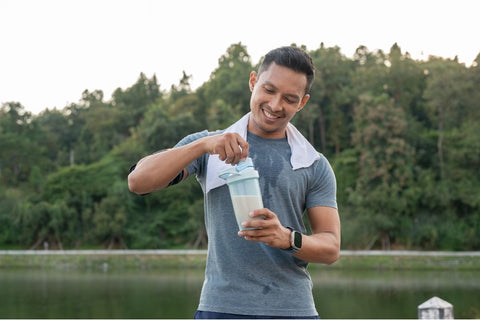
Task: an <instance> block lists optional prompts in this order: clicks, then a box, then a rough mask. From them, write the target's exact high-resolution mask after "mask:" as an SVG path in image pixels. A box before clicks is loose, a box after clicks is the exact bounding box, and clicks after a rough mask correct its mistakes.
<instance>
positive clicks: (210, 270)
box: [128, 47, 340, 319]
mask: <svg viewBox="0 0 480 320" xmlns="http://www.w3.org/2000/svg"><path fill="white" fill-rule="evenodd" d="M313 78H314V68H313V63H312V60H311V58H310V56H309V55H308V54H307V53H306V52H304V51H303V50H301V49H299V48H296V47H282V48H278V49H275V50H272V51H271V52H269V53H268V54H267V55H266V56H265V58H264V60H263V62H262V64H261V66H260V68H259V70H258V73H257V72H255V71H253V72H251V74H250V78H249V87H250V91H251V92H252V94H251V100H250V110H251V112H249V113H248V114H246V115H245V116H244V117H243V118H242V119H240V120H239V121H238V122H236V123H235V124H233V125H232V126H231V127H229V128H227V129H226V130H223V131H216V132H207V131H203V132H199V133H195V134H192V135H189V136H187V137H185V138H184V139H183V140H181V141H180V142H179V143H178V144H177V145H176V146H175V148H173V149H169V150H166V151H163V152H160V153H157V154H153V155H150V156H147V157H145V158H143V159H141V160H140V161H139V162H138V163H137V165H136V168H135V169H134V170H133V171H132V172H131V173H130V175H129V177H128V183H129V187H130V190H131V191H133V192H135V193H138V194H145V193H149V192H152V191H155V190H159V189H162V188H165V187H167V186H169V185H172V184H175V183H178V182H180V181H182V180H184V179H186V178H187V177H188V176H191V175H194V174H195V175H196V177H197V180H198V181H199V183H200V185H201V186H202V189H203V191H204V196H205V223H206V229H207V234H208V239H209V244H208V257H207V266H206V272H205V281H204V284H203V288H202V293H201V297H200V303H199V306H198V311H197V312H196V314H195V318H252V317H257V318H282V317H287V318H297V319H298V318H318V313H317V311H316V309H315V304H314V300H313V296H312V281H311V279H310V276H309V274H308V272H307V270H306V267H307V264H308V262H316V263H325V264H330V263H333V262H335V261H336V260H337V259H338V257H339V252H340V219H339V215H338V211H337V203H336V182H335V176H334V174H333V171H332V169H331V167H330V165H329V163H328V161H327V160H326V158H325V157H324V156H323V155H321V154H319V153H318V152H316V151H315V150H314V148H313V147H312V146H311V145H310V144H309V143H308V141H307V140H306V139H305V138H304V137H303V136H302V135H301V134H300V132H299V131H298V130H296V129H295V127H294V126H293V125H292V124H290V120H291V119H292V118H293V117H294V116H295V114H296V113H297V112H299V111H300V110H301V109H302V108H303V107H304V106H305V104H306V103H307V101H308V99H309V98H310V95H309V91H310V88H311V86H312V82H313ZM247 156H248V157H251V158H252V159H253V163H254V165H255V169H257V170H258V172H259V175H260V180H259V181H260V188H261V190H262V196H263V204H264V206H265V208H264V209H259V210H254V211H253V212H251V213H250V215H251V216H252V217H257V216H264V219H263V220H262V219H261V220H258V219H257V220H250V221H246V222H244V223H243V226H244V227H245V228H257V229H255V230H246V231H238V226H237V223H236V220H235V215H234V212H233V206H232V203H231V199H230V195H229V191H228V186H227V185H226V184H225V183H224V182H222V181H221V179H219V178H218V176H217V174H218V172H219V171H220V170H221V169H223V168H224V167H225V166H227V165H228V166H230V165H234V164H237V163H238V162H239V161H240V160H243V159H245V158H247ZM305 210H307V214H308V219H309V222H310V226H311V230H312V234H311V235H306V234H305V231H306V228H305V226H304V223H303V219H302V216H303V213H304V212H305Z"/></svg>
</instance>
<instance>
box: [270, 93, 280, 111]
mask: <svg viewBox="0 0 480 320" xmlns="http://www.w3.org/2000/svg"><path fill="white" fill-rule="evenodd" d="M269 105H270V109H271V110H272V111H274V112H275V111H281V110H282V97H281V96H280V95H275V96H274V97H273V98H272V100H270V104H269Z"/></svg>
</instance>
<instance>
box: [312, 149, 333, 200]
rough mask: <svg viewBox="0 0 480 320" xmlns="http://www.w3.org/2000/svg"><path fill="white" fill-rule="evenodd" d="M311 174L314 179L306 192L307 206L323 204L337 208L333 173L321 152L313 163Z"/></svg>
mask: <svg viewBox="0 0 480 320" xmlns="http://www.w3.org/2000/svg"><path fill="white" fill-rule="evenodd" d="M313 175H314V179H313V180H312V184H311V186H310V187H309V190H308V193H307V201H306V206H307V208H312V207H318V206H325V207H332V208H335V209H338V206H337V181H336V179H335V173H334V172H333V169H332V167H331V165H330V163H329V162H328V160H327V158H325V156H323V155H322V154H320V159H319V160H318V161H317V162H316V163H315V165H314V172H313Z"/></svg>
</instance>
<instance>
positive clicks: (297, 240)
mask: <svg viewBox="0 0 480 320" xmlns="http://www.w3.org/2000/svg"><path fill="white" fill-rule="evenodd" d="M287 229H290V231H291V233H290V248H288V249H283V250H285V251H288V252H292V253H297V252H298V251H300V249H301V248H302V234H301V233H300V232H298V231H296V230H293V228H291V227H287Z"/></svg>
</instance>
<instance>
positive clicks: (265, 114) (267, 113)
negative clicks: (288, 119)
mask: <svg viewBox="0 0 480 320" xmlns="http://www.w3.org/2000/svg"><path fill="white" fill-rule="evenodd" d="M262 112H263V115H264V116H265V117H266V118H267V119H269V120H276V119H279V118H281V117H280V116H277V115H275V114H273V113H270V112H268V111H267V110H265V108H262Z"/></svg>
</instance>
